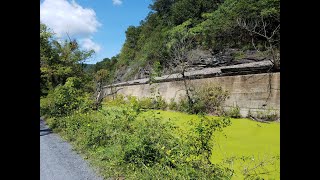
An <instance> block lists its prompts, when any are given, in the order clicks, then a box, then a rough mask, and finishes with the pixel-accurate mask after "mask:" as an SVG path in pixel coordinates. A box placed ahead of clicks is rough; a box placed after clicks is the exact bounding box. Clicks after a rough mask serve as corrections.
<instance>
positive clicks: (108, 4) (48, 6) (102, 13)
mask: <svg viewBox="0 0 320 180" xmlns="http://www.w3.org/2000/svg"><path fill="white" fill-rule="evenodd" d="M151 3H152V0H135V1H133V0H103V1H102V0H100V1H99V0H98V1H92V0H72V1H70V0H41V1H40V20H41V22H42V23H44V24H46V25H47V26H48V27H49V28H50V29H51V30H52V31H53V32H55V36H56V37H57V38H58V39H60V40H63V39H64V38H67V37H68V36H67V35H69V36H70V38H72V39H73V38H76V39H77V40H78V41H79V43H80V46H81V48H83V49H84V50H89V49H93V50H95V52H96V54H95V55H94V56H93V57H92V58H91V59H90V60H88V61H87V63H92V64H93V63H96V62H98V61H101V60H102V59H103V58H106V57H108V58H111V57H112V56H115V55H117V54H118V53H119V52H120V50H121V47H122V45H123V43H124V41H125V31H126V29H127V28H128V27H129V26H130V25H134V26H137V25H139V23H140V21H141V20H143V19H144V18H145V17H146V16H147V14H148V13H149V12H150V9H149V8H148V6H149V4H151Z"/></svg>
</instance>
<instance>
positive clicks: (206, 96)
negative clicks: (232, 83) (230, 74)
mask: <svg viewBox="0 0 320 180" xmlns="http://www.w3.org/2000/svg"><path fill="white" fill-rule="evenodd" d="M227 98H229V92H228V91H224V90H223V89H222V87H220V86H215V85H212V84H209V83H208V84H204V85H201V86H200V87H199V88H197V89H196V90H195V91H194V92H193V99H194V110H193V111H194V113H198V112H204V113H214V114H218V115H219V114H221V111H222V109H221V106H222V104H223V103H224V102H225V100H226V99H227Z"/></svg>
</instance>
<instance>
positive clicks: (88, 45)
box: [79, 38, 101, 52]
mask: <svg viewBox="0 0 320 180" xmlns="http://www.w3.org/2000/svg"><path fill="white" fill-rule="evenodd" d="M79 43H80V45H81V47H82V48H84V49H85V50H91V49H93V50H94V51H95V52H99V51H100V50H101V47H100V45H98V44H96V43H95V42H93V41H92V39H90V38H84V39H80V40H79Z"/></svg>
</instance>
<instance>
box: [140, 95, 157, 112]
mask: <svg viewBox="0 0 320 180" xmlns="http://www.w3.org/2000/svg"><path fill="white" fill-rule="evenodd" d="M139 103H140V107H141V108H143V109H153V107H154V105H153V101H152V99H151V98H149V97H143V98H141V99H139Z"/></svg>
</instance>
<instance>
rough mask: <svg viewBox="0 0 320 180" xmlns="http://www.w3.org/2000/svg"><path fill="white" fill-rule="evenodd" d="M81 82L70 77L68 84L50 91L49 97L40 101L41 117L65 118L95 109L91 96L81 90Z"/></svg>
mask: <svg viewBox="0 0 320 180" xmlns="http://www.w3.org/2000/svg"><path fill="white" fill-rule="evenodd" d="M81 83H82V82H81V80H80V79H79V78H75V77H70V78H68V79H67V81H66V83H65V84H64V85H63V86H61V85H59V86H57V87H56V88H55V89H53V90H51V91H49V93H48V95H47V96H46V97H44V98H41V99H40V115H41V116H49V117H63V116H67V115H70V114H72V112H74V111H76V110H78V111H80V112H86V111H88V110H90V109H92V108H93V105H94V101H93V99H92V98H91V96H90V94H89V93H87V92H83V91H82V90H81V89H80V86H81Z"/></svg>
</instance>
